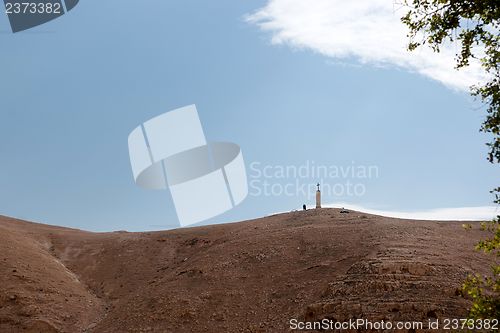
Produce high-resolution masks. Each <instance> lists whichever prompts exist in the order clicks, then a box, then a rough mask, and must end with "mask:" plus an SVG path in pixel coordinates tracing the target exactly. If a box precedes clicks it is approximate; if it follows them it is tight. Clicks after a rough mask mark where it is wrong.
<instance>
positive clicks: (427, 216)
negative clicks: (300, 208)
mask: <svg viewBox="0 0 500 333" xmlns="http://www.w3.org/2000/svg"><path fill="white" fill-rule="evenodd" d="M323 207H325V208H340V207H344V208H346V209H349V210H355V211H359V212H364V213H367V214H374V215H381V216H387V217H395V218H401V219H412V220H433V221H434V220H435V221H489V220H492V219H493V218H494V217H496V216H497V215H499V214H500V211H499V209H498V208H497V207H496V206H478V207H458V208H436V209H428V210H419V211H409V212H408V211H407V212H403V211H391V210H383V209H372V208H366V207H363V206H359V205H352V204H349V203H336V204H327V205H323Z"/></svg>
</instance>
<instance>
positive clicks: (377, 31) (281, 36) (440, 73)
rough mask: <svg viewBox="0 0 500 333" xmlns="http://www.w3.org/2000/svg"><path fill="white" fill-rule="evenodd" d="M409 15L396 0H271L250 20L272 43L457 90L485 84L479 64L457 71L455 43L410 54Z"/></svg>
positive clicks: (473, 63) (475, 63)
mask: <svg viewBox="0 0 500 333" xmlns="http://www.w3.org/2000/svg"><path fill="white" fill-rule="evenodd" d="M404 13H405V11H404V9H402V8H397V7H395V5H394V2H393V0H356V1H345V0H314V1H302V0H268V2H267V4H266V5H265V6H264V7H263V8H260V9H258V10H257V11H256V12H254V13H252V14H249V15H247V16H246V21H247V22H250V23H252V24H255V25H257V26H258V27H259V28H260V29H261V30H263V31H266V32H269V33H270V34H271V42H272V43H273V44H277V45H288V46H291V47H293V48H298V49H309V50H312V51H314V52H317V53H319V54H322V55H325V56H327V57H329V58H333V59H337V60H345V59H349V58H355V59H356V60H357V61H358V62H359V63H361V64H364V65H372V66H396V67H399V68H403V69H406V70H408V71H410V72H413V73H418V74H421V75H423V76H425V77H428V78H430V79H432V80H435V81H438V82H441V83H442V84H444V85H445V86H447V87H449V88H452V89H455V90H462V91H466V90H468V88H469V86H470V85H473V84H477V83H479V82H484V81H485V78H486V77H485V75H484V72H483V71H482V70H481V67H480V65H479V63H477V62H471V65H470V66H469V67H467V68H464V69H461V70H460V71H457V70H455V69H454V66H455V54H456V53H457V51H458V48H457V46H455V45H446V46H445V47H443V48H442V50H441V52H440V53H434V52H433V51H432V50H430V49H428V48H420V49H417V50H416V51H413V52H409V51H407V49H406V46H407V42H408V38H407V29H406V27H405V26H404V25H403V24H402V23H401V21H400V18H401V17H402V16H403V15H404Z"/></svg>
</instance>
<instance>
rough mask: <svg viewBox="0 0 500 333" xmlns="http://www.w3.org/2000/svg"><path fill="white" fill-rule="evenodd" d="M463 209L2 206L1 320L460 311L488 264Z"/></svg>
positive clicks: (110, 323) (184, 324)
mask: <svg viewBox="0 0 500 333" xmlns="http://www.w3.org/2000/svg"><path fill="white" fill-rule="evenodd" d="M461 224H462V223H460V222H425V221H411V220H400V219H392V218H385V217H380V216H374V215H368V214H363V213H358V212H351V213H350V214H340V213H339V211H338V210H336V209H321V210H309V211H306V212H302V211H299V212H293V213H287V214H279V215H274V216H270V217H266V218H262V219H257V220H252V221H247V222H242V223H234V224H225V225H216V226H207V227H197V228H188V229H178V230H173V231H163V232H145V233H127V232H114V233H90V232H84V231H80V230H73V229H66V228H60V227H53V226H47V225H42V224H35V223H29V222H24V221H20V220H15V219H10V218H6V217H0V332H2V333H3V332H37V333H38V332H70V333H75V332H98V333H100V332H175V333H179V332H288V331H289V320H290V319H292V318H298V319H301V320H310V321H312V320H320V319H323V318H329V319H333V320H338V321H340V320H347V319H349V318H368V319H370V320H377V319H385V320H394V321H397V320H414V321H417V320H422V321H427V320H428V318H460V317H464V315H465V314H466V309H467V306H468V303H467V301H466V300H464V299H463V298H461V297H460V296H459V295H457V288H458V287H459V286H460V284H461V282H462V281H463V279H464V278H465V276H466V275H467V273H469V272H471V271H476V272H487V271H488V265H489V262H488V257H487V256H484V255H482V254H480V253H476V252H475V251H474V250H473V245H474V243H475V242H476V241H477V240H478V239H480V238H482V237H484V234H482V233H481V232H480V231H465V230H463V228H462V227H461Z"/></svg>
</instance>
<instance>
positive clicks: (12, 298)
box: [9, 295, 17, 301]
mask: <svg viewBox="0 0 500 333" xmlns="http://www.w3.org/2000/svg"><path fill="white" fill-rule="evenodd" d="M9 299H10V300H11V301H15V300H16V299H17V296H16V295H10V296H9Z"/></svg>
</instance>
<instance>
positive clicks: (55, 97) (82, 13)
mask: <svg viewBox="0 0 500 333" xmlns="http://www.w3.org/2000/svg"><path fill="white" fill-rule="evenodd" d="M277 2H278V3H273V1H270V2H265V1H257V2H244V1H216V2H206V1H163V0H162V1H160V0H150V1H148V2H147V3H144V4H138V3H135V2H134V3H133V2H129V1H123V0H109V1H105V2H102V1H100V2H98V1H91V0H82V1H81V2H80V3H79V5H78V6H77V7H75V9H74V10H72V11H71V12H70V13H68V14H66V15H64V16H62V17H60V18H58V19H56V20H54V21H52V22H49V23H47V24H45V25H42V26H39V27H37V28H34V29H31V30H28V31H26V32H21V33H17V34H12V33H11V32H10V27H9V25H8V20H7V18H6V17H5V15H0V39H1V44H2V48H1V49H0V60H1V62H2V64H3V70H2V74H1V76H0V88H1V91H2V93H1V98H0V123H1V124H2V130H1V131H0V214H3V215H8V216H15V217H19V218H24V219H29V220H34V221H38V222H43V223H49V224H57V225H64V226H70V227H77V228H83V229H87V230H96V231H104V230H121V229H126V230H153V229H166V228H174V227H177V226H178V222H177V217H176V214H175V209H174V207H173V204H172V202H171V197H170V195H169V193H168V191H146V190H143V189H140V188H138V187H137V186H136V185H135V184H134V181H133V177H132V173H131V170H130V163H129V156H128V148H127V137H128V134H129V133H130V132H131V131H132V130H133V129H134V128H135V127H136V126H138V125H139V124H141V123H143V122H144V121H146V120H148V119H150V118H152V117H154V116H156V115H159V114H161V113H164V112H166V111H168V110H171V109H174V108H177V107H181V106H184V105H189V104H193V103H194V104H196V105H197V108H198V112H199V115H200V118H201V121H202V123H203V126H204V130H205V134H206V136H207V138H209V139H210V140H214V141H230V142H235V143H238V144H239V145H240V146H241V149H242V151H243V156H244V159H245V162H246V164H247V167H248V166H249V165H250V164H251V163H252V162H259V163H261V165H296V166H300V165H301V164H303V163H305V161H308V160H309V161H314V162H315V163H316V164H320V165H328V166H331V165H339V166H342V165H344V166H345V165H351V164H353V163H355V164H356V165H376V166H377V167H378V169H379V176H378V177H377V178H375V179H367V180H363V181H362V182H363V186H365V188H366V193H365V194H364V195H362V196H356V197H345V196H342V197H334V196H324V198H323V200H324V201H325V202H329V203H335V202H343V203H344V202H350V203H352V204H356V205H361V206H365V207H372V208H377V209H382V210H397V211H421V210H429V209H437V208H442V207H447V208H450V207H451V208H453V207H475V206H487V205H489V204H490V202H491V200H492V197H491V195H490V194H489V193H488V191H489V190H490V189H491V188H493V187H494V186H496V185H498V184H497V183H496V181H497V180H498V176H499V172H498V171H499V170H498V166H495V165H491V164H489V163H488V162H487V161H486V159H485V156H486V151H487V149H486V147H485V146H484V142H486V141H487V139H488V137H487V136H486V135H484V134H482V133H479V132H478V128H479V126H480V123H481V121H482V119H483V118H484V110H481V109H479V108H480V104H479V103H477V102H474V101H473V100H472V99H471V98H470V97H469V96H468V94H467V93H466V92H465V91H464V90H463V89H460V88H457V86H453V84H446V82H457V80H459V79H454V78H453V76H450V75H452V74H450V75H448V74H447V76H446V78H443V76H442V75H441V76H436V75H434V74H428V73H427V74H426V72H425V70H422V69H421V68H423V67H418V66H420V63H418V64H415V63H409V65H405V64H406V63H405V62H404V61H400V62H398V60H394V59H395V58H394V57H392V58H391V56H390V55H389V56H388V58H387V59H389V60H388V61H384V58H383V57H384V55H382V56H381V57H382V58H380V59H379V58H377V59H375V60H373V61H371V60H370V59H367V58H366V57H364V56H363V54H361V53H360V52H364V51H363V50H362V51H359V52H358V51H356V50H354V51H353V50H349V49H347V51H346V52H344V53H338V54H337V53H335V52H333V53H332V52H330V51H331V48H328V47H327V48H326V49H322V48H317V47H316V46H315V44H314V43H308V40H310V39H308V37H310V36H305V37H303V36H301V35H295V34H287V32H289V31H292V32H294V33H295V30H294V29H296V27H295V26H293V25H292V26H286V25H284V26H281V25H279V24H278V23H279V22H288V21H286V20H281V19H282V18H281V17H280V16H279V15H282V14H283V15H288V14H287V13H283V12H282V11H277V13H278V14H276V15H278V16H276V17H275V16H273V15H275V13H274V14H273V13H271V14H269V11H268V12H267V14H268V16H265V18H262V15H261V17H260V18H255V17H254V18H253V19H252V17H251V16H249V15H252V14H254V13H258V12H259V10H261V11H262V10H265V9H266V8H269V6H272V5H274V6H275V7H279V5H280V3H279V1H277ZM266 6H268V7H266ZM292 18H293V16H292ZM263 20H264V26H263V25H262V24H263V23H262V22H263ZM265 22H268V23H269V22H278V23H276V24H274V25H273V24H271V29H269V25H268V26H267V27H266V26H265ZM320 28H321V27H320ZM317 33H318V34H319V35H321V31H318V32H317ZM280 36H288V37H286V38H285V37H283V38H280ZM289 36H291V37H289ZM327 36H331V34H330V35H327ZM287 38H288V39H287ZM319 44H320V45H327V46H328V43H323V42H320V43H319ZM332 47H333V49H334V50H337V48H338V47H339V46H338V45H336V44H335V43H333V44H332ZM346 47H347V48H349V46H346ZM368 53H369V52H368ZM387 59H386V60H387ZM424 65H425V64H424ZM405 66H406V67H405ZM424 67H425V66H424ZM425 68H430V67H425ZM433 75H434V76H433ZM461 78H462V77H461ZM447 80H448V81H447ZM460 80H461V79H460ZM478 109H479V110H478ZM249 172H250V171H249ZM274 181H275V182H278V183H279V182H285V181H290V179H287V180H279V179H276V180H274ZM303 181H305V180H303ZM307 181H309V180H307ZM315 181H316V179H310V183H315ZM303 203H308V204H312V201H310V200H309V201H307V198H303V197H298V196H258V197H256V196H249V197H247V199H246V200H245V201H244V202H243V203H242V204H241V205H240V206H238V207H237V208H235V209H234V210H232V211H230V212H227V213H225V214H223V215H220V216H218V217H216V218H213V219H211V220H208V221H206V223H221V222H229V221H236V220H244V219H248V218H254V217H260V216H263V215H266V214H270V213H273V212H277V211H289V210H292V209H297V208H300V207H301V206H302V204H303Z"/></svg>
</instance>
